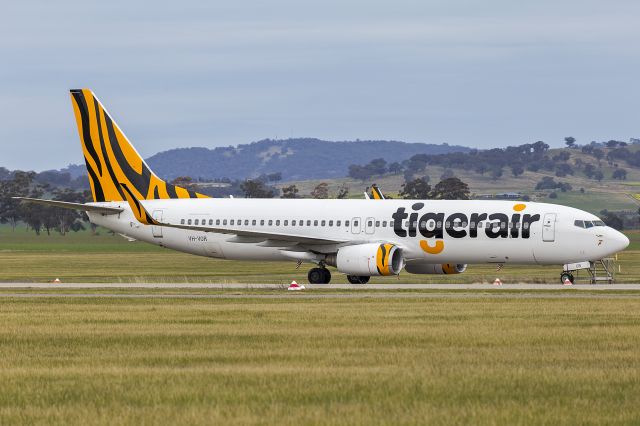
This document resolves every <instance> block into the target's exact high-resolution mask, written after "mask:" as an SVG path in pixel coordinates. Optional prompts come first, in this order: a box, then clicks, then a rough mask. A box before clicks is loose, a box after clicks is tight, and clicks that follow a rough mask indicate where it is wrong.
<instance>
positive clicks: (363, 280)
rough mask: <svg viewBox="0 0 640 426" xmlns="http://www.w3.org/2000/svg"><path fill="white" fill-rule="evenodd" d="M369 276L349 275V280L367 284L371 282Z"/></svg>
mask: <svg viewBox="0 0 640 426" xmlns="http://www.w3.org/2000/svg"><path fill="white" fill-rule="evenodd" d="M369 278H371V277H367V276H366V275H363V276H358V275H347V281H349V282H350V283H351V284H366V283H368V282H369Z"/></svg>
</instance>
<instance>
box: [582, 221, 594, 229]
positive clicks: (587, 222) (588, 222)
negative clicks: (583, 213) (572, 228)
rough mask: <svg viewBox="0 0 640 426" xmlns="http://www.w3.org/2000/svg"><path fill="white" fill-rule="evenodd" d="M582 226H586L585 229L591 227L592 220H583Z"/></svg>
mask: <svg viewBox="0 0 640 426" xmlns="http://www.w3.org/2000/svg"><path fill="white" fill-rule="evenodd" d="M584 227H585V228H587V229H588V228H593V222H591V221H588V220H585V221H584Z"/></svg>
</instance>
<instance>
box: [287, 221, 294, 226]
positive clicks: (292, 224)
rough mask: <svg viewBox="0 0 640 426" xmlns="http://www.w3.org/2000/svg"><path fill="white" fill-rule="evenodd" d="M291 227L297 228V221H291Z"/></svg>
mask: <svg viewBox="0 0 640 426" xmlns="http://www.w3.org/2000/svg"><path fill="white" fill-rule="evenodd" d="M285 222H286V221H285ZM291 226H296V221H295V220H292V221H291Z"/></svg>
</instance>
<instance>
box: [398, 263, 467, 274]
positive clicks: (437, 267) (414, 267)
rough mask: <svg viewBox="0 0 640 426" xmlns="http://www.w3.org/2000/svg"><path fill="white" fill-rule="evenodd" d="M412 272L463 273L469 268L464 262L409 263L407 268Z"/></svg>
mask: <svg viewBox="0 0 640 426" xmlns="http://www.w3.org/2000/svg"><path fill="white" fill-rule="evenodd" d="M405 269H406V270H407V272H409V273H410V274H447V275H449V274H461V273H463V272H464V271H466V270H467V265H466V264H464V263H442V264H440V263H418V262H411V263H407V266H406V268H405Z"/></svg>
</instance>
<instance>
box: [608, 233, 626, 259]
mask: <svg viewBox="0 0 640 426" xmlns="http://www.w3.org/2000/svg"><path fill="white" fill-rule="evenodd" d="M611 231H613V232H611V234H612V235H611V243H612V244H611V246H612V248H613V249H615V252H616V253H617V252H619V251H622V250H624V249H626V248H627V247H628V246H629V238H627V236H626V235H624V234H623V233H622V232H619V231H616V230H615V229H612V230H611Z"/></svg>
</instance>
